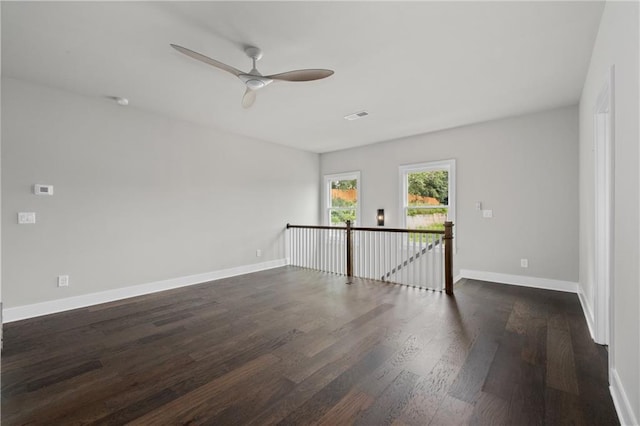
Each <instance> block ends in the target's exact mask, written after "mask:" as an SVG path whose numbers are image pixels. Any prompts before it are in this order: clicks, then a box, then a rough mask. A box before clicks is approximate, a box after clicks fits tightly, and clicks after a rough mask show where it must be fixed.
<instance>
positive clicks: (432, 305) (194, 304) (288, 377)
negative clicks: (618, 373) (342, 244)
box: [2, 267, 618, 425]
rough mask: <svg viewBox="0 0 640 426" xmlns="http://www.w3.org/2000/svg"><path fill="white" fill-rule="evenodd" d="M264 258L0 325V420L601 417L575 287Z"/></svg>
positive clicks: (607, 414)
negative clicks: (202, 279)
mask: <svg viewBox="0 0 640 426" xmlns="http://www.w3.org/2000/svg"><path fill="white" fill-rule="evenodd" d="M455 291H456V294H455V297H447V296H445V295H444V294H441V293H435V292H431V291H425V290H417V289H413V288H408V287H402V286H396V285H389V284H384V283H381V282H373V281H364V280H355V282H354V284H353V285H345V279H344V278H343V277H336V276H333V275H329V274H325V273H320V272H315V271H308V270H303V269H297V268H291V267H286V268H278V269H273V270H269V271H264V272H260V273H255V274H250V275H245V276H241V277H235V278H229V279H225V280H220V281H216V282H213V283H208V284H202V285H198V286H191V287H185V288H182V289H176V290H171V291H167V292H163V293H156V294H153V295H149V296H143V297H138V298H134V299H128V300H124V301H120V302H114V303H109V304H104V305H99V306H95V307H90V308H85V309H79V310H75V311H70V312H66V313H61V314H56V315H49V316H46V317H40V318H34V319H31V320H25V321H20V322H15V323H11V324H7V325H5V329H4V332H5V347H4V352H3V354H2V423H3V425H17V424H47V425H66V424H124V423H128V422H130V423H131V424H139V425H150V424H216V425H227V424H229V425H230V424H251V425H253V424H283V425H285V424H304V425H307V424H321V425H342V424H357V425H382V424H393V425H429V424H431V425H459V424H487V425H489V424H492V425H500V424H503V425H528V424H532V425H535V424H547V425H565V424H567V425H568V424H578V425H580V424H593V425H613V424H618V420H617V417H616V414H615V411H614V408H613V403H612V401H611V397H610V396H609V391H608V385H607V372H606V365H607V353H606V350H605V349H604V348H603V347H600V346H598V345H596V344H594V343H593V341H592V340H591V339H590V337H589V332H588V330H587V327H586V323H585V320H584V317H583V315H582V312H581V308H580V305H579V302H578V299H577V297H576V295H574V294H566V293H559V292H552V291H544V290H535V289H528V288H520V287H513V286H505V285H498V284H492V283H485V282H479V281H466V282H462V283H460V284H458V285H456V287H455Z"/></svg>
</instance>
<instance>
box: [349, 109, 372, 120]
mask: <svg viewBox="0 0 640 426" xmlns="http://www.w3.org/2000/svg"><path fill="white" fill-rule="evenodd" d="M367 115H369V113H368V112H367V111H360V112H354V113H353V114H349V115H345V116H344V119H345V120H349V121H352V120H357V119H358V118H362V117H366V116H367Z"/></svg>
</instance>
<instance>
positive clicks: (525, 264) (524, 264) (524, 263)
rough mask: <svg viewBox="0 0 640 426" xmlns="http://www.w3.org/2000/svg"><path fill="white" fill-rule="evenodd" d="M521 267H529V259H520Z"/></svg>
mask: <svg viewBox="0 0 640 426" xmlns="http://www.w3.org/2000/svg"><path fill="white" fill-rule="evenodd" d="M520 267H522V268H528V267H529V259H520Z"/></svg>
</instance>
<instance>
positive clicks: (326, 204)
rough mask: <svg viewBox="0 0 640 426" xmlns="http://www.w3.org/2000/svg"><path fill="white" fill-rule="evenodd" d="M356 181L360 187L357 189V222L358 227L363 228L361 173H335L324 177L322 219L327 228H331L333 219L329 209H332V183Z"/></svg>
mask: <svg viewBox="0 0 640 426" xmlns="http://www.w3.org/2000/svg"><path fill="white" fill-rule="evenodd" d="M351 179H356V180H357V181H358V185H357V187H356V200H357V201H356V221H357V222H358V226H362V216H361V215H360V205H361V204H362V200H361V199H360V194H361V189H362V188H361V186H362V180H361V179H360V171H359V170H358V171H353V172H344V173H334V174H330V175H324V178H323V180H322V193H323V197H322V199H323V203H322V217H323V219H322V220H323V222H324V224H325V225H326V226H331V219H330V217H329V209H330V208H331V182H332V181H334V180H351Z"/></svg>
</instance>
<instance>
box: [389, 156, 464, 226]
mask: <svg viewBox="0 0 640 426" xmlns="http://www.w3.org/2000/svg"><path fill="white" fill-rule="evenodd" d="M398 170H399V176H400V178H399V179H400V215H401V217H402V227H403V228H407V210H408V209H409V208H415V206H413V207H409V197H408V193H409V174H410V173H419V172H431V171H437V170H446V171H447V173H448V177H449V188H448V189H449V191H448V196H449V197H448V201H449V205H448V206H447V220H448V221H450V222H453V223H455V222H456V160H455V159H450V160H439V161H429V162H425V163H415V164H406V165H402V166H400V167H399V169H398ZM425 208H430V207H425ZM431 208H438V206H433V207H431ZM454 232H455V231H454Z"/></svg>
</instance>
